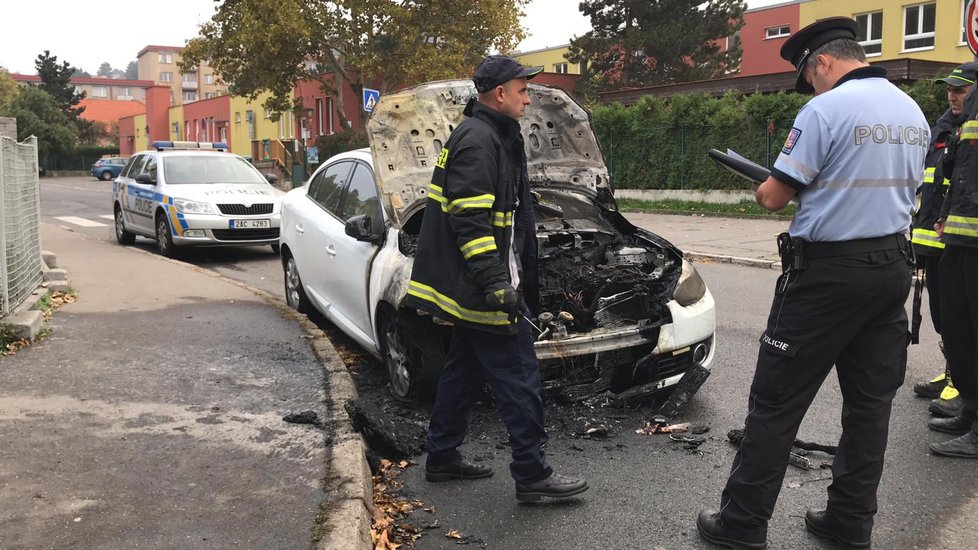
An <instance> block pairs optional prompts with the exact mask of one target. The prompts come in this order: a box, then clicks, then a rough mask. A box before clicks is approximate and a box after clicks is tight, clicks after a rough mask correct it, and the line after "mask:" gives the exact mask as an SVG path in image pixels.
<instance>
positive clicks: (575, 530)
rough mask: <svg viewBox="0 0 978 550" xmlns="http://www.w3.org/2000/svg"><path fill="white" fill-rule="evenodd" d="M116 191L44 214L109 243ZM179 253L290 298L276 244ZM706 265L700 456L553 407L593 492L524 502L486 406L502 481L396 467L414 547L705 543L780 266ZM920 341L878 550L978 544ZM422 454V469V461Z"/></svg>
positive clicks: (884, 492)
mask: <svg viewBox="0 0 978 550" xmlns="http://www.w3.org/2000/svg"><path fill="white" fill-rule="evenodd" d="M110 186H111V183H108V184H107V183H104V182H99V181H96V180H95V179H94V178H79V179H77V181H76V180H75V179H70V180H69V179H61V180H42V199H43V201H44V210H43V217H44V219H45V221H49V219H48V218H59V219H58V221H57V222H56V223H59V224H61V225H69V224H70V223H71V222H70V221H65V220H64V219H63V218H65V217H68V216H75V217H82V218H86V219H93V220H99V219H102V221H103V222H104V223H105V224H106V225H105V226H104V227H82V226H77V227H76V228H75V230H77V231H86V232H93V233H92V234H99V235H101V236H102V237H103V238H106V239H113V237H112V234H111V223H112V222H111V220H110V219H104V218H100V216H103V215H109V217H111V211H110V205H111V203H110V198H109V189H110ZM704 223H709V220H704ZM650 229H652V230H653V231H654V230H655V228H650ZM136 246H140V247H147V248H150V247H152V242H151V241H149V240H145V239H141V238H140V239H138V240H137V244H136ZM184 259H185V260H187V261H190V262H192V263H195V264H197V265H201V266H204V267H208V268H210V269H215V270H217V271H219V272H221V273H223V274H225V275H227V276H229V277H232V278H235V279H238V280H241V281H244V282H246V283H248V284H251V285H253V286H256V287H258V288H262V289H264V290H267V291H269V292H271V293H272V294H274V295H277V296H278V295H281V292H282V291H281V288H280V287H281V267H280V265H279V263H278V261H277V259H276V257H275V256H274V255H272V254H271V251H270V250H269V249H268V248H267V247H261V248H258V247H252V248H239V249H230V250H222V251H217V250H213V249H212V250H209V251H201V252H195V253H193V254H191V255H188V256H187V257H186V258H184ZM699 268H700V270H701V272H702V273H703V276H704V279H705V280H706V282H707V284H708V286H709V287H710V289H711V291H712V292H713V294H714V297H715V299H716V301H717V304H718V305H717V322H718V328H717V332H718V351H717V359H716V361H715V362H714V367H713V368H714V373H713V375H712V376H711V377H710V379H709V380H708V381H707V382H706V384H705V385H704V386H703V388H702V390H701V391H700V392H699V394H698V395H697V396H696V398H695V399H694V400H693V402H692V403H691V404H690V406H689V407H688V408H687V409H686V411H685V414H684V415H683V418H682V420H683V421H687V422H691V423H692V424H694V425H702V426H708V427H709V428H710V431H709V432H708V434H707V436H708V438H709V439H708V441H707V442H706V443H705V444H703V445H702V446H701V447H700V449H699V450H698V451H697V452H688V451H686V450H684V449H682V448H681V445H680V444H677V443H674V442H671V441H670V440H669V439H668V438H667V437H665V436H661V435H654V436H645V435H638V434H636V433H635V429H636V428H638V427H639V426H640V425H641V424H642V422H643V421H644V420H645V419H647V417H648V416H649V414H650V411H648V410H641V409H639V410H630V411H621V410H609V409H587V408H584V407H569V406H557V405H554V404H550V405H548V427H549V431H550V434H551V442H550V444H549V447H548V449H549V453H550V457H551V460H552V463H553V464H554V466H555V467H556V468H557V469H558V471H563V472H568V473H574V474H581V475H584V476H586V477H587V478H588V479H589V481H590V483H591V487H592V488H591V490H590V491H589V492H587V493H585V494H584V495H582V497H581V498H577V499H570V500H568V501H566V502H553V503H548V504H544V505H530V506H527V505H518V504H517V502H516V500H515V498H514V494H513V484H512V480H511V479H510V478H509V476H508V469H507V464H508V449H506V447H505V445H504V443H505V441H506V436H505V431H504V429H503V427H502V425H501V423H499V422H498V420H496V417H495V413H494V412H493V411H492V410H491V407H490V406H488V405H480V407H479V410H478V411H477V415H476V419H475V421H474V428H473V431H472V433H471V434H470V439H469V442H468V443H467V444H466V447H465V448H464V449H463V451H464V452H466V453H467V455H468V456H470V457H472V458H474V459H477V460H481V461H485V462H488V463H489V464H491V465H492V466H493V467H494V468H495V470H496V472H497V473H496V475H495V476H494V477H493V478H490V479H487V480H479V481H473V482H466V483H442V484H430V483H427V482H425V481H424V480H423V469H422V468H421V467H417V466H415V467H409V468H408V469H407V470H406V471H405V472H404V473H403V474H402V475H401V480H402V482H403V483H404V490H403V493H404V494H405V495H406V496H408V497H409V498H412V499H417V500H419V501H421V502H422V503H423V505H424V507H425V508H431V507H434V513H431V512H426V511H421V510H419V511H416V512H414V513H413V514H412V515H411V516H409V517H408V518H406V519H405V520H404V521H408V522H411V523H412V524H414V525H416V526H424V525H428V526H431V525H432V524H435V525H436V526H435V527H432V528H429V529H426V530H425V535H424V536H423V537H422V538H421V539H420V540H419V541H418V545H417V548H420V549H433V548H448V547H453V548H454V547H456V546H457V544H456V540H454V539H450V538H447V537H446V536H445V534H446V533H447V532H448V531H449V530H452V529H454V530H457V531H458V532H459V533H460V534H461V535H462V536H463V537H466V540H467V541H469V542H470V543H473V544H475V545H476V546H477V547H487V548H503V549H508V548H525V549H537V548H540V549H543V548H566V549H593V548H645V549H647V548H670V549H671V548H708V547H709V546H708V545H705V544H703V543H701V542H700V540H699V538H698V536H697V535H696V528H695V523H694V518H695V514H696V512H697V510H699V509H700V508H704V507H716V505H717V504H718V501H719V494H720V490H721V489H722V486H723V483H724V481H725V479H726V476H727V472H728V471H729V468H730V464H731V461H732V459H733V455H734V448H733V447H732V446H731V445H730V444H729V443H728V442H727V439H726V433H727V431H728V430H731V429H734V428H739V427H742V425H743V418H744V414H745V412H746V402H747V391H748V388H749V385H750V380H751V376H752V371H753V367H754V361H755V359H756V352H757V339H758V337H759V335H760V333H761V330H762V328H763V325H764V321H765V319H766V316H767V313H768V307H769V305H770V302H771V296H772V291H773V287H774V282H775V279H776V276H777V273H775V272H773V271H769V270H762V269H755V268H748V267H739V266H731V265H722V264H715V265H714V264H709V263H701V264H699ZM924 311H925V312H926V311H927V309H926V304H925V306H924ZM332 334H335V331H332ZM921 339H922V342H921V344H920V345H918V346H913V347H911V349H910V352H909V358H910V359H909V366H908V370H907V381H908V383H907V384H905V385H904V387H903V388H901V390H900V391H899V393H898V394H897V397H896V399H895V401H894V408H893V417H892V421H891V429H890V445H889V449H888V452H887V466H886V470H885V472H884V477H883V482H882V486H881V488H880V493H879V497H880V498H879V500H880V511H879V514H878V515H877V519H876V530H875V537H874V541H875V546H876V547H877V548H964V547H967V544H965V543H964V542H960V543H958V542H955V541H965V540H970V539H965V538H963V537H958V538H954V537H951V538H947V533H948V528H947V525H948V524H951V525H953V524H955V523H962V524H963V525H974V524H975V522H976V520H978V516H976V509H978V501H976V499H975V496H974V495H976V494H978V478H976V476H974V464H973V463H972V462H970V461H960V460H949V459H941V458H937V457H934V456H932V455H930V454H929V453H928V451H927V444H928V443H930V442H934V441H941V440H943V439H945V436H942V435H940V434H936V433H934V432H930V431H928V430H927V428H926V425H925V422H926V420H927V419H928V418H929V416H928V414H927V412H926V409H927V402H926V401H925V400H922V399H917V398H915V397H914V396H913V394H912V392H911V390H910V386H911V383H912V382H913V381H915V380H917V379H922V378H926V377H929V376H931V375H933V374H934V373H935V372H936V371H937V370H938V369H939V368H941V367H942V366H943V361H942V358H941V356H940V352H939V351H938V348H937V344H936V341H937V338H936V335H935V334H934V332H933V328H932V327H931V326H930V324H929V321H926V320H925V323H924V328H923V330H922V335H921ZM339 340H340V343H341V345H342V344H343V342H342V339H341V338H340V339H339ZM361 391H363V392H366V393H367V394H370V393H371V392H373V393H374V394H375V395H378V396H379V395H381V394H382V392H383V389H382V388H379V387H377V386H376V385H374V386H369V385H368V386H366V387H364V388H363V389H362V390H361ZM840 414H841V399H840V394H839V390H838V384H837V382H836V379H835V377H834V375H830V377H829V378H828V380H827V381H826V383H825V385H824V387H823V389H822V391H821V392H820V394H819V396H818V398H817V399H816V401H815V403H814V404H813V406H812V409H811V411H810V413H809V415H808V418H807V419H806V421H805V423H804V424H803V425H802V428H801V431H800V432H799V437H800V438H801V439H804V440H807V441H813V442H818V443H825V444H835V443H836V442H837V441H838V437H839V435H840V433H841V428H840V424H839V417H840ZM588 422H603V423H606V424H608V425H610V426H611V428H612V432H613V433H612V435H611V437H609V438H608V439H605V440H590V439H584V438H581V437H579V435H578V434H579V432H580V428H581V426H582V425H586V424H587V423H588ZM417 460H418V462H419V463H422V464H423V458H422V457H418V459H417ZM815 462H816V463H817V462H818V460H817V459H816V460H815ZM830 475H831V474H830V471H829V470H818V469H816V470H810V471H803V470H799V469H796V468H794V467H789V470H788V473H787V476H786V478H785V482H784V488H783V490H782V492H781V498H780V500H779V503H778V507H777V510H776V511H775V516H774V518H773V519H772V521H771V524H770V532H769V542H770V544H771V548H823V547H826V548H828V547H830V546H827V545H825V546H823V545H822V543H821V541H819V540H818V539H815V538H813V537H811V536H809V535H808V534H807V533H806V532H805V530H804V526H803V519H802V518H803V515H804V513H805V510H806V509H807V508H808V507H821V506H823V505H824V502H825V488H826V487H827V485H828V484H829V483H830ZM949 541H950V542H949ZM959 544H964V546H960V545H959ZM968 544H970V543H968Z"/></svg>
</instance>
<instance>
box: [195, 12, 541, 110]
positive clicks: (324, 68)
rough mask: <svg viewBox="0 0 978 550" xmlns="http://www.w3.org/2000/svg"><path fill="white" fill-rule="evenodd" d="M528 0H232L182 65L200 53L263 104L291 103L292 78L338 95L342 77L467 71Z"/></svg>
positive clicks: (380, 81) (356, 84)
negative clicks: (263, 96)
mask: <svg viewBox="0 0 978 550" xmlns="http://www.w3.org/2000/svg"><path fill="white" fill-rule="evenodd" d="M527 2H528V0H342V1H340V0H336V1H326V0H237V1H235V2H224V3H223V4H221V6H220V7H219V8H218V10H217V13H216V14H215V15H214V17H213V19H211V20H210V21H208V22H206V23H204V24H203V25H201V27H200V36H199V37H197V38H194V39H193V40H191V41H190V42H189V43H188V44H187V47H186V49H184V50H183V52H182V53H181V68H182V69H183V70H187V69H189V68H191V67H194V66H197V65H198V64H199V63H200V62H201V61H207V62H208V63H209V64H210V65H211V66H212V67H214V70H215V72H217V73H218V75H220V77H221V79H222V80H223V81H224V82H229V83H232V84H231V86H230V87H231V90H232V91H233V92H234V93H236V94H240V95H245V96H248V97H250V98H252V99H254V98H255V97H257V95H258V94H259V93H260V92H262V91H266V90H267V91H271V92H272V94H273V95H274V97H273V98H272V99H271V100H269V101H268V102H266V105H265V106H266V108H269V109H270V110H273V111H284V110H286V109H289V108H291V107H294V105H293V99H292V89H293V87H294V86H295V84H296V82H298V81H300V80H305V79H315V80H317V81H318V82H319V83H320V86H321V87H322V89H323V92H324V93H326V94H328V95H331V96H334V97H335V98H336V100H337V113H338V115H339V117H340V121H341V123H342V124H343V126H344V127H347V128H349V127H350V126H351V124H350V121H349V120H347V119H346V116H345V114H344V109H343V103H342V100H343V96H342V94H340V93H339V90H341V89H342V87H343V85H344V84H350V85H351V86H352V88H353V90H354V92H355V93H356V94H358V95H359V94H360V93H361V91H362V89H363V88H364V87H370V88H377V89H379V90H380V92H381V93H385V92H387V91H389V90H392V89H396V88H397V87H400V86H404V85H408V84H413V83H418V82H422V81H426V80H433V79H442V78H453V77H460V76H469V75H470V74H471V73H472V69H473V68H474V67H475V65H477V64H478V63H479V61H481V60H482V58H483V57H484V56H485V54H486V53H487V52H488V51H489V50H490V49H496V50H499V51H509V50H511V49H512V48H514V47H515V46H516V44H518V43H519V41H520V40H522V39H523V36H524V34H523V29H522V28H521V27H520V25H519V18H520V17H521V16H522V15H523V6H525V5H526V3H527Z"/></svg>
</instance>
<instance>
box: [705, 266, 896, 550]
mask: <svg viewBox="0 0 978 550" xmlns="http://www.w3.org/2000/svg"><path fill="white" fill-rule="evenodd" d="M912 272H913V266H912V262H911V261H910V260H909V259H908V257H907V256H906V255H905V254H904V253H903V252H901V251H899V250H886V251H879V252H867V253H859V254H852V255H848V256H841V257H831V258H819V259H811V260H809V259H806V265H805V266H804V269H802V270H801V271H792V270H790V269H789V270H788V271H786V272H785V273H783V274H782V275H781V277H780V278H779V279H778V284H777V287H776V290H775V296H774V302H773V304H772V306H771V313H770V315H769V317H768V322H767V328H766V330H765V331H764V334H763V335H762V336H761V346H760V351H759V353H758V357H757V368H756V370H755V373H754V381H753V383H752V385H751V389H750V396H749V399H748V409H747V419H746V421H745V433H744V440H743V442H742V444H741V447H740V451H739V452H738V453H737V456H736V457H735V458H734V461H733V465H732V466H731V471H730V477H729V478H728V480H727V485H726V487H725V488H724V490H723V494H722V496H721V502H720V506H721V509H720V518H721V521H722V522H723V524H724V527H725V528H728V529H729V530H730V531H731V532H733V533H737V532H742V533H749V534H752V535H755V534H756V535H763V536H766V535H767V522H768V520H769V519H770V518H771V516H772V514H773V513H774V506H775V502H776V501H777V498H778V493H779V492H780V491H781V483H782V481H783V480H784V475H785V470H786V468H787V465H788V457H789V453H790V451H791V446H792V444H793V442H794V439H795V436H796V434H797V432H798V427H799V425H800V424H801V422H802V419H803V418H804V417H805V414H806V412H807V411H808V407H809V406H810V405H811V403H812V401H813V400H814V398H815V395H816V394H817V393H818V390H819V388H820V387H821V386H822V383H823V381H824V380H825V377H826V376H827V375H828V374H829V371H830V370H831V369H832V366H833V365H834V366H835V367H836V373H837V374H838V377H839V386H840V387H841V390H842V437H841V439H840V440H839V446H838V451H837V454H836V455H835V458H834V460H833V463H832V478H833V481H832V484H831V485H830V486H829V488H828V507H827V510H828V513H829V515H830V516H831V517H832V518H833V519H834V520H836V521H837V522H838V523H839V524H840V525H841V526H842V527H843V528H844V529H845V533H844V534H845V535H846V536H847V537H848V538H850V539H853V540H864V539H867V538H869V536H870V535H871V533H872V526H873V515H874V514H875V513H876V489H877V487H878V485H879V481H880V476H881V474H882V471H883V455H884V452H885V450H886V441H887V431H888V428H889V421H890V405H891V401H892V400H893V396H894V394H895V393H896V391H897V389H898V388H899V387H900V385H901V384H902V383H903V378H904V374H905V372H906V364H907V344H908V341H909V338H908V332H907V328H908V323H907V313H906V310H905V309H904V306H905V303H906V301H907V296H908V295H909V292H910V282H911V275H912Z"/></svg>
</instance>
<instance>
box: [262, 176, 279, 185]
mask: <svg viewBox="0 0 978 550" xmlns="http://www.w3.org/2000/svg"><path fill="white" fill-rule="evenodd" d="M265 181H267V182H268V183H270V184H272V185H275V184H276V183H278V176H276V175H275V174H265Z"/></svg>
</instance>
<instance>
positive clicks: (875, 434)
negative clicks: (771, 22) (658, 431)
mask: <svg viewBox="0 0 978 550" xmlns="http://www.w3.org/2000/svg"><path fill="white" fill-rule="evenodd" d="M857 29H858V27H857V25H856V22H855V21H854V20H852V19H850V18H848V17H834V18H830V19H824V20H822V21H818V22H816V23H813V24H812V25H809V26H808V27H805V28H804V29H802V30H800V31H799V32H798V33H797V34H795V35H794V36H792V37H791V38H790V39H788V41H786V42H785V43H784V45H783V46H782V48H781V57H783V58H784V59H786V60H788V61H790V62H791V63H792V64H793V65H794V66H795V68H796V69H797V81H796V85H795V88H796V90H798V91H800V92H805V93H807V92H812V91H814V92H815V97H814V98H812V99H811V100H810V101H809V102H808V104H806V105H805V106H804V107H803V108H802V109H801V110H800V111H799V112H798V116H797V117H796V118H795V122H794V125H793V128H792V129H791V131H790V132H789V133H788V138H787V141H786V142H785V145H784V147H783V148H782V150H781V154H780V155H779V156H778V159H777V160H776V161H775V164H774V167H773V168H772V170H771V177H769V178H768V179H767V180H766V181H764V182H763V183H761V184H760V186H759V187H758V188H757V190H756V192H755V194H756V199H757V202H758V203H759V204H761V205H762V206H763V207H765V208H767V209H769V210H780V209H782V208H784V207H785V206H786V205H787V204H788V202H789V201H790V200H791V199H792V198H794V197H795V196H797V197H798V198H799V202H800V206H799V208H798V212H797V213H796V214H795V216H794V219H793V220H792V222H791V226H790V227H789V229H788V232H787V233H784V234H782V235H781V236H779V239H778V241H779V249H780V251H781V257H782V266H783V273H782V274H781V277H780V278H779V279H778V282H777V286H776V288H775V295H774V301H773V303H772V306H771V312H770V315H769V316H768V322H767V328H766V329H765V331H764V333H763V334H762V335H761V337H760V350H759V352H758V358H757V367H756V370H755V373H754V380H753V382H752V384H751V388H750V394H749V397H748V408H747V418H746V420H745V429H744V439H743V441H742V443H741V447H740V450H739V451H738V453H737V456H736V457H735V458H734V461H733V466H732V467H731V471H730V476H729V478H728V479H727V483H726V487H725V488H724V490H723V492H722V495H721V498H720V509H719V511H713V510H704V511H701V512H700V513H699V516H698V517H697V522H696V523H697V528H698V530H699V533H700V535H701V536H702V537H703V538H704V539H706V540H707V541H709V542H712V543H714V544H719V545H724V546H729V547H733V548H749V549H758V550H760V549H763V548H766V547H767V523H768V520H769V519H770V518H771V516H772V514H773V513H774V507H775V503H776V501H777V498H778V493H779V492H780V490H781V482H782V480H783V479H784V474H785V469H786V468H787V465H788V457H789V451H790V450H791V446H792V443H793V442H794V439H795V435H796V434H797V432H798V427H799V425H800V424H801V422H802V420H803V419H804V417H805V414H806V412H807V411H808V407H809V406H810V405H811V403H812V400H813V399H814V398H815V395H816V394H817V393H818V390H819V388H820V387H821V386H822V383H823V381H824V380H825V377H826V376H828V374H829V372H830V371H831V370H832V367H833V366H835V370H836V374H837V375H838V378H839V386H840V388H841V390H842V437H841V439H840V441H839V445H838V452H837V453H836V455H835V460H834V461H833V464H832V484H831V485H829V487H828V505H827V507H826V508H825V509H824V510H815V509H811V510H808V512H807V513H806V514H805V526H806V528H807V529H808V531H809V532H811V533H812V534H814V535H816V536H819V537H823V538H827V539H831V540H834V541H835V542H837V543H840V544H841V545H843V546H849V547H855V548H868V547H870V545H871V541H872V531H873V518H874V516H875V514H876V510H877V501H876V490H877V487H878V486H879V481H880V477H881V475H882V472H883V456H884V453H885V451H886V442H887V433H888V431H889V420H890V407H891V404H892V400H893V396H894V395H895V394H896V391H897V389H898V388H899V387H900V386H901V385H902V384H903V378H904V373H905V371H906V364H907V344H908V343H909V337H908V326H909V323H908V320H907V312H906V309H905V307H904V306H905V304H906V300H907V296H908V295H909V293H910V282H911V278H912V274H913V259H912V250H911V246H910V243H909V242H908V241H907V239H906V236H905V235H906V233H907V232H908V231H909V229H910V217H911V213H912V211H913V205H914V194H915V191H916V189H917V187H918V185H919V184H920V180H921V177H922V173H923V169H924V157H925V154H926V151H927V144H928V142H929V140H930V125H929V124H928V123H927V119H926V118H925V117H924V115H923V113H922V112H921V111H920V108H919V107H918V106H917V104H916V103H915V102H914V101H913V100H912V99H911V98H910V97H909V96H907V95H906V94H905V93H903V92H901V91H900V90H899V89H898V88H896V87H895V86H894V85H893V84H891V83H890V82H889V81H888V80H887V79H886V71H885V69H883V68H880V67H871V66H869V64H868V63H867V62H866V56H865V53H864V51H863V49H862V46H860V45H859V43H858V42H856V33H857Z"/></svg>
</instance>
